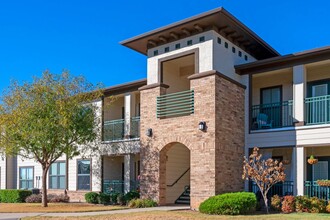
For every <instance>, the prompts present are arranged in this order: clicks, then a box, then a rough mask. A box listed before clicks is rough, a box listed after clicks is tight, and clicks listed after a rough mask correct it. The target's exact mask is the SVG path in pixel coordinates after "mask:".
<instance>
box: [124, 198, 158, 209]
mask: <svg viewBox="0 0 330 220" xmlns="http://www.w3.org/2000/svg"><path fill="white" fill-rule="evenodd" d="M128 206H129V207H130V208H149V207H156V206H157V202H155V201H153V200H151V199H132V200H131V201H130V202H129V203H128Z"/></svg>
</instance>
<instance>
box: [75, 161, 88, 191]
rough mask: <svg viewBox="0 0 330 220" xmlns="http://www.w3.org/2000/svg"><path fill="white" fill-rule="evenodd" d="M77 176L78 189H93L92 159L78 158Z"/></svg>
mask: <svg viewBox="0 0 330 220" xmlns="http://www.w3.org/2000/svg"><path fill="white" fill-rule="evenodd" d="M77 166H78V167H77V169H78V172H77V178H78V181H77V182H78V184H77V189H78V190H90V189H91V161H90V160H78V165H77Z"/></svg>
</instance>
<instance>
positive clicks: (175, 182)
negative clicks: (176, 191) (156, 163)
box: [167, 167, 190, 187]
mask: <svg viewBox="0 0 330 220" xmlns="http://www.w3.org/2000/svg"><path fill="white" fill-rule="evenodd" d="M189 170H190V167H189V168H188V169H187V170H186V171H185V172H184V173H183V174H181V176H180V177H179V178H178V179H177V180H175V181H174V183H172V184H171V185H167V187H173V186H174V185H175V184H177V183H178V182H179V180H180V179H181V178H182V177H183V176H184V175H185V174H186V173H187V172H188V171H189Z"/></svg>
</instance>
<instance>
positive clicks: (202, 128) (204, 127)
mask: <svg viewBox="0 0 330 220" xmlns="http://www.w3.org/2000/svg"><path fill="white" fill-rule="evenodd" d="M198 128H199V130H201V131H206V122H205V121H201V122H199V124H198Z"/></svg>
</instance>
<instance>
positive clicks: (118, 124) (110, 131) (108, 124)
mask: <svg viewBox="0 0 330 220" xmlns="http://www.w3.org/2000/svg"><path fill="white" fill-rule="evenodd" d="M125 126H126V123H125V120H124V119H117V120H111V121H105V122H104V125H103V141H120V140H124V139H136V138H139V137H140V117H139V116H138V117H132V118H131V121H130V125H127V126H130V135H127V136H126V135H125Z"/></svg>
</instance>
